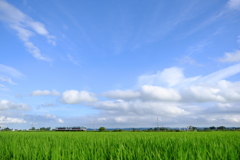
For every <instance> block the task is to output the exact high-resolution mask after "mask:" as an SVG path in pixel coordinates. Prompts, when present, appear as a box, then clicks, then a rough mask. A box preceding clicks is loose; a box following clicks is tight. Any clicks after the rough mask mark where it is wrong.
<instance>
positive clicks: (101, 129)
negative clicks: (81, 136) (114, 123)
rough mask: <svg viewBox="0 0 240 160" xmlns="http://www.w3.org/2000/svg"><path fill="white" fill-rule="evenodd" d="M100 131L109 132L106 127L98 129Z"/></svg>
mask: <svg viewBox="0 0 240 160" xmlns="http://www.w3.org/2000/svg"><path fill="white" fill-rule="evenodd" d="M98 131H99V132H106V131H107V130H106V128H105V127H100V128H99V129H98Z"/></svg>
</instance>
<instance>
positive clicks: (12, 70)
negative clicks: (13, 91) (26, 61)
mask: <svg viewBox="0 0 240 160" xmlns="http://www.w3.org/2000/svg"><path fill="white" fill-rule="evenodd" d="M0 72H2V73H4V74H7V75H10V76H13V77H17V78H18V77H22V76H23V74H22V73H21V72H19V71H18V70H16V69H15V68H12V67H9V66H6V65H3V64H0Z"/></svg>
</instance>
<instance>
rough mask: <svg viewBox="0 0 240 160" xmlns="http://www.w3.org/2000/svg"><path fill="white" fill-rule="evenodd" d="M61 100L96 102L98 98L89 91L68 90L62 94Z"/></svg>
mask: <svg viewBox="0 0 240 160" xmlns="http://www.w3.org/2000/svg"><path fill="white" fill-rule="evenodd" d="M61 101H62V102H63V103H67V104H78V103H83V102H95V101H97V98H96V97H95V95H94V94H93V93H90V92H87V91H77V90H68V91H65V92H64V93H63V94H62V98H61Z"/></svg>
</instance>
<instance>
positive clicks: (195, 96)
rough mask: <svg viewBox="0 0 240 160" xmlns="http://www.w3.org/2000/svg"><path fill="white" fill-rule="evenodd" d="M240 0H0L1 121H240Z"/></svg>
mask: <svg viewBox="0 0 240 160" xmlns="http://www.w3.org/2000/svg"><path fill="white" fill-rule="evenodd" d="M239 16H240V0H221V1H219V0H212V1H204V2H203V1H200V0H196V1H190V0H185V1H173V0H172V1H163V0H161V1H157V0H152V1H146V0H141V1H139V0H133V1H125V0H122V1H77V0H71V1H62V0H49V1H37V0H32V1H29V0H22V1H14V0H0V35H1V36H0V42H1V45H0V126H2V127H10V128H21V129H28V128H30V127H31V126H32V124H33V125H34V126H35V127H37V128H38V127H57V126H86V127H88V128H94V127H96V128H98V127H100V126H104V127H107V128H110V127H117V128H123V127H156V126H157V119H159V124H160V125H161V126H165V127H186V126H188V125H193V126H198V127H202V126H219V125H225V126H237V127H239V125H240V81H239V78H240V75H239V73H240V30H239V28H240V20H239Z"/></svg>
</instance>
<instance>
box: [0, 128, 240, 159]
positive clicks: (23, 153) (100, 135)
mask: <svg viewBox="0 0 240 160" xmlns="http://www.w3.org/2000/svg"><path fill="white" fill-rule="evenodd" d="M0 146H1V147H0V156H1V160H9V159H24V160H28V159H29V160H30V159H31V160H33V159H54V160H66V159H83V160H84V159H96V160H99V159H104V160H105V159H109V160H110V159H112V160H117V159H124V160H125V159H134V160H136V159H139V160H142V159H149V160H150V159H156V160H157V159H158V160H159V159H203V160H205V159H240V132H238V131H232V132H227V131H225V132H220V131H216V132H0Z"/></svg>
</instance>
